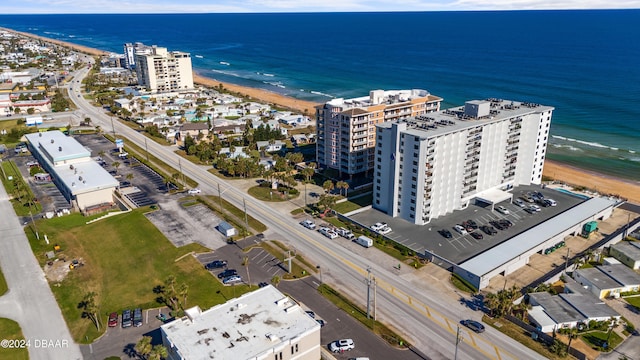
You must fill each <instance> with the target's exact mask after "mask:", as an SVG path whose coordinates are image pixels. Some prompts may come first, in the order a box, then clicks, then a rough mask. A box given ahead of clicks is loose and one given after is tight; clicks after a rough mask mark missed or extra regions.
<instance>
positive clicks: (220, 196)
mask: <svg viewBox="0 0 640 360" xmlns="http://www.w3.org/2000/svg"><path fill="white" fill-rule="evenodd" d="M218 200H219V202H220V214H222V213H223V211H222V194H221V193H220V183H218Z"/></svg>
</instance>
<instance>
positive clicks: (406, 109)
mask: <svg viewBox="0 0 640 360" xmlns="http://www.w3.org/2000/svg"><path fill="white" fill-rule="evenodd" d="M441 101H442V98H440V97H438V96H434V95H431V94H429V92H428V91H426V90H418V89H413V90H388V91H385V90H373V91H371V92H370V93H369V96H363V97H358V98H353V99H346V100H345V99H342V98H340V99H333V100H331V101H329V102H327V103H325V104H323V105H319V106H317V107H316V121H317V142H316V155H317V156H316V157H317V161H318V166H319V167H321V168H330V169H335V170H338V171H339V172H340V175H343V174H348V175H350V176H353V175H355V174H361V173H365V172H367V171H370V170H371V169H373V164H374V157H373V152H372V150H373V147H374V146H375V143H376V136H375V135H376V125H378V124H380V123H383V122H385V121H393V120H398V119H406V118H409V117H413V116H419V115H424V114H428V113H431V112H434V111H438V110H440V102H441Z"/></svg>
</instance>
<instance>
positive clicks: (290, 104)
mask: <svg viewBox="0 0 640 360" xmlns="http://www.w3.org/2000/svg"><path fill="white" fill-rule="evenodd" d="M0 29H1V30H5V31H8V32H11V33H14V34H19V35H21V36H25V37H29V38H33V39H38V40H42V41H45V42H48V43H52V44H55V45H59V46H64V47H67V48H70V49H72V50H75V51H80V52H83V53H87V54H89V55H94V56H102V55H106V54H109V53H110V52H109V51H104V50H100V49H96V48H91V47H88V46H84V45H78V44H75V43H71V42H68V41H63V40H55V39H51V38H47V37H44V36H40V35H35V34H31V33H26V32H21V31H16V30H13V29H8V28H2V27H0ZM193 74H194V75H193V81H194V84H198V85H203V86H207V87H217V86H218V85H219V84H222V86H223V87H224V88H226V89H227V90H230V91H232V92H236V93H239V94H241V95H245V96H248V97H250V98H253V99H256V100H257V101H260V102H267V103H271V104H275V105H276V106H281V107H285V108H288V109H292V110H296V111H299V112H301V113H302V114H304V115H307V116H313V115H314V114H315V109H314V106H317V105H320V104H319V103H315V102H311V101H306V100H299V99H296V98H293V97H289V96H285V95H281V94H278V93H274V92H271V91H268V90H264V89H258V88H251V87H247V86H242V85H237V84H232V83H228V82H224V81H218V80H216V79H213V78H208V77H204V76H202V75H200V74H198V73H197V72H196V71H194V72H193ZM543 175H544V176H547V177H550V178H553V179H554V180H555V181H560V182H564V183H566V184H569V185H574V186H583V187H585V188H588V189H592V190H596V191H598V192H600V193H602V194H612V195H617V196H620V197H623V198H625V199H628V200H629V201H630V202H634V203H637V204H640V182H633V181H631V180H626V179H622V178H619V177H615V176H611V175H607V174H603V173H599V172H596V171H592V170H587V169H582V168H577V167H575V166H571V165H568V164H563V163H561V162H557V161H553V160H548V159H546V160H545V165H544V169H543Z"/></svg>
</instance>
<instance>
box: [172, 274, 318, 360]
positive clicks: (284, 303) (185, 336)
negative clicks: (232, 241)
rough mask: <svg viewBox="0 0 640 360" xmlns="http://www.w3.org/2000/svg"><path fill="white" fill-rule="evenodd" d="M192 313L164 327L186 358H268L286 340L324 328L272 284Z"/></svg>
mask: <svg viewBox="0 0 640 360" xmlns="http://www.w3.org/2000/svg"><path fill="white" fill-rule="evenodd" d="M187 315H188V316H185V317H183V318H181V319H177V320H175V321H173V322H171V323H168V324H165V325H162V326H161V330H162V331H163V333H164V334H165V336H166V339H167V340H168V341H169V342H170V343H171V344H172V345H173V346H174V347H175V348H177V349H178V351H179V353H180V355H181V356H182V358H184V359H237V360H241V359H255V358H264V356H263V355H266V354H269V353H271V352H272V349H273V348H282V346H281V344H282V343H288V342H289V341H291V340H294V341H295V339H296V338H300V337H302V336H305V335H307V334H310V333H312V332H315V331H320V325H319V324H318V323H317V322H316V321H315V320H313V319H312V318H311V317H310V316H309V315H307V314H306V313H305V312H304V310H303V309H302V308H301V307H300V306H299V305H298V304H296V303H295V302H294V301H293V300H291V299H290V298H288V297H287V296H285V295H283V294H282V293H281V292H280V291H278V289H276V288H275V287H273V286H271V285H269V286H265V287H263V288H260V289H258V290H256V291H253V292H250V293H247V294H244V295H242V296H241V297H239V298H235V299H231V300H229V301H227V302H226V303H224V304H221V305H217V306H215V307H212V308H211V309H209V310H206V311H203V312H200V309H199V308H197V307H196V308H191V309H189V310H187ZM318 337H319V336H318ZM318 345H319V344H318ZM287 351H288V349H287ZM269 358H272V357H269Z"/></svg>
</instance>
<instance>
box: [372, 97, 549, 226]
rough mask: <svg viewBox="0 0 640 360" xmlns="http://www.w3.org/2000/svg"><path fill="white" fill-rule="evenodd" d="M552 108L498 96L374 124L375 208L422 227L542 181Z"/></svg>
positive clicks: (501, 198) (503, 198) (497, 200)
mask: <svg viewBox="0 0 640 360" xmlns="http://www.w3.org/2000/svg"><path fill="white" fill-rule="evenodd" d="M553 110H554V108H553V107H550V106H543V105H539V104H532V103H525V102H515V101H506V100H502V99H488V100H480V101H478V100H474V101H468V102H467V103H465V105H464V106H462V107H457V108H451V109H446V110H442V111H438V112H435V113H432V114H428V115H422V116H417V117H413V118H409V119H400V120H396V121H393V122H385V123H382V124H379V125H377V139H376V147H375V151H374V154H375V169H374V183H373V207H374V208H376V209H378V210H380V211H382V212H384V213H386V214H388V215H390V216H393V217H401V218H403V219H405V220H407V221H409V222H412V223H415V224H418V225H424V224H427V223H429V221H431V219H434V218H437V217H439V216H442V215H444V214H447V213H450V212H452V211H454V210H458V209H463V208H465V207H467V206H468V205H469V204H470V203H471V202H472V201H474V200H480V201H483V202H489V203H494V202H499V201H501V200H506V199H509V198H510V197H511V194H510V193H508V192H507V191H508V190H509V189H511V188H513V187H515V186H518V185H527V184H540V182H541V180H542V169H543V167H544V159H545V154H546V148H547V142H548V139H549V126H550V124H551V115H552V112H553Z"/></svg>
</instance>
